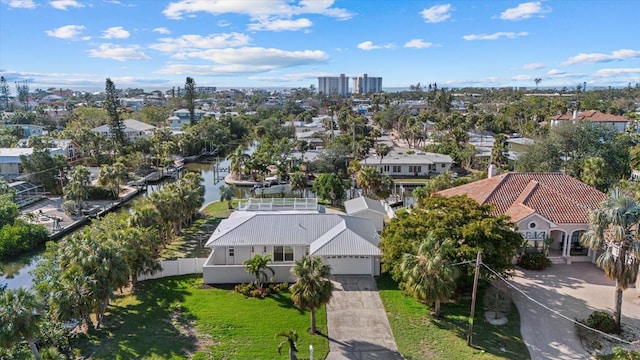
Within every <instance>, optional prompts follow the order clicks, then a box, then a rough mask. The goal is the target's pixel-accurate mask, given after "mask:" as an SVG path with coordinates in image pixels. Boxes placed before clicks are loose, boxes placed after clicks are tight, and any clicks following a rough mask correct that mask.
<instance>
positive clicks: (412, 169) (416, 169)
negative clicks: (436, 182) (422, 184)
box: [409, 165, 422, 174]
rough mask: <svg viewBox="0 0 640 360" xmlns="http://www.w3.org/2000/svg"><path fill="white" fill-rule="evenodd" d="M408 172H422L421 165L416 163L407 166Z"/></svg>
mask: <svg viewBox="0 0 640 360" xmlns="http://www.w3.org/2000/svg"><path fill="white" fill-rule="evenodd" d="M409 172H410V173H415V174H417V173H420V172H422V166H421V165H417V166H411V165H410V166H409Z"/></svg>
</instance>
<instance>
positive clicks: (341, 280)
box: [326, 276, 403, 360]
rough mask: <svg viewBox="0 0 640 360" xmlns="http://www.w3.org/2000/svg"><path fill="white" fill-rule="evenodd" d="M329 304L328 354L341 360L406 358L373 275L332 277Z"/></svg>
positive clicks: (329, 358)
mask: <svg viewBox="0 0 640 360" xmlns="http://www.w3.org/2000/svg"><path fill="white" fill-rule="evenodd" d="M332 280H333V285H334V287H335V289H334V290H333V297H332V298H331V301H330V302H329V303H328V304H327V328H328V337H329V355H328V356H327V358H326V359H327V360H339V359H353V360H356V359H357V360H364V359H367V360H369V359H371V360H373V359H385V360H395V359H403V357H402V356H401V355H400V353H399V352H398V349H397V347H396V343H395V340H394V338H393V334H392V333H391V327H390V326H389V320H388V319H387V314H386V312H385V310H384V307H383V306H382V301H381V300H380V295H378V288H377V287H376V283H375V280H374V279H373V278H372V277H371V276H333V277H332Z"/></svg>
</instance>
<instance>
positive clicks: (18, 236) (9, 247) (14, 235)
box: [0, 220, 48, 258]
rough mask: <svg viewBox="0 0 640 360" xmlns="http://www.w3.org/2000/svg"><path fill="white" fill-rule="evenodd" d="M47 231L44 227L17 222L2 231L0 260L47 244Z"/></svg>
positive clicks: (0, 231)
mask: <svg viewBox="0 0 640 360" xmlns="http://www.w3.org/2000/svg"><path fill="white" fill-rule="evenodd" d="M47 239H48V234H47V229H46V228H45V227H44V226H42V225H34V224H28V223H26V222H24V221H21V220H16V221H15V222H14V224H13V225H11V224H6V225H4V226H3V227H2V228H1V229H0V258H8V257H11V256H15V255H18V254H22V253H24V252H27V251H29V250H33V249H35V248H37V247H38V246H41V245H43V244H44V243H45V242H47Z"/></svg>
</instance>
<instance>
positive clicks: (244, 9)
mask: <svg viewBox="0 0 640 360" xmlns="http://www.w3.org/2000/svg"><path fill="white" fill-rule="evenodd" d="M333 3H334V0H300V1H299V2H298V4H297V5H295V4H293V3H292V2H291V1H288V0H260V1H255V0H218V1H201V0H179V1H175V2H172V3H170V4H169V5H168V6H167V7H166V8H165V9H164V10H163V11H162V13H163V14H164V16H166V17H168V18H170V19H182V18H183V17H184V16H185V15H187V16H188V15H190V14H194V13H198V12H206V13H209V14H212V15H221V14H242V15H248V16H249V17H250V18H251V19H252V20H254V21H258V20H263V21H265V20H274V19H290V18H291V17H292V16H296V15H302V14H317V15H324V16H329V17H333V18H337V19H339V20H347V19H350V18H351V17H353V14H352V13H351V12H349V11H348V10H346V9H342V8H337V7H333Z"/></svg>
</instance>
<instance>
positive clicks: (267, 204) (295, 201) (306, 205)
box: [238, 198, 318, 211]
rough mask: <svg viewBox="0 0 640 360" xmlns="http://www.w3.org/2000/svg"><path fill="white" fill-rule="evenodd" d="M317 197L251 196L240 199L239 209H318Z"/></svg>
mask: <svg viewBox="0 0 640 360" xmlns="http://www.w3.org/2000/svg"><path fill="white" fill-rule="evenodd" d="M317 209H318V199H317V198H251V199H248V200H246V201H245V200H240V201H239V202H238V210H242V211H271V210H317Z"/></svg>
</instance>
